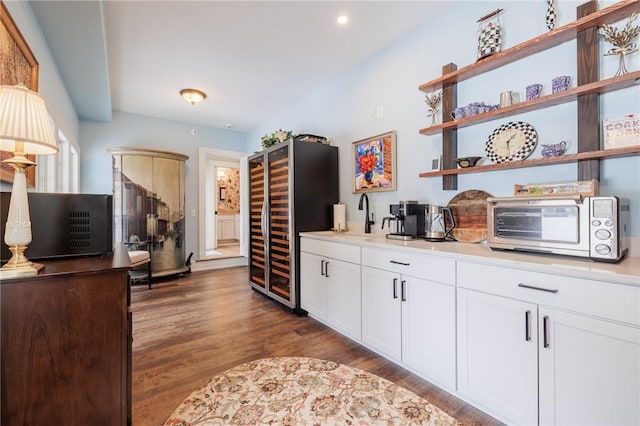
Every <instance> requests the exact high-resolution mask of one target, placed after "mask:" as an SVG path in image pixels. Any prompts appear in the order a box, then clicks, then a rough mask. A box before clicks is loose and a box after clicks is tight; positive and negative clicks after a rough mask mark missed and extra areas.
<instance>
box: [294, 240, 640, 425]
mask: <svg viewBox="0 0 640 426" xmlns="http://www.w3.org/2000/svg"><path fill="white" fill-rule="evenodd" d="M300 249H301V254H300V268H301V281H300V297H301V307H302V308H303V309H305V310H307V312H308V313H309V315H310V316H312V317H314V318H316V319H318V320H320V321H322V322H324V323H326V324H327V325H329V326H330V327H332V328H334V329H335V330H337V331H339V332H341V333H343V334H345V335H347V336H349V337H351V338H353V339H354V340H357V341H361V342H362V343H364V344H365V345H366V346H367V347H369V348H371V349H373V350H374V351H376V352H377V353H379V354H380V355H382V356H385V357H387V358H389V359H390V360H393V361H395V362H397V363H398V364H400V365H403V366H405V367H407V368H408V369H410V370H411V371H414V372H415V373H417V374H418V375H420V376H421V377H423V378H424V379H426V380H429V381H430V382H432V383H434V384H436V385H438V386H440V387H441V388H443V389H445V390H447V391H449V392H451V393H452V394H454V395H456V396H458V397H460V398H462V399H464V400H465V401H467V402H469V403H471V404H473V405H475V406H476V407H477V408H479V409H481V410H483V411H485V412H487V413H488V414H490V415H492V416H494V417H496V418H497V419H499V420H501V421H503V422H505V423H506V424H509V425H537V424H540V425H562V426H564V425H616V426H618V425H636V426H637V425H640V287H639V286H634V285H622V284H613V283H608V282H602V281H595V280H589V279H582V278H575V277H568V276H564V275H554V274H551V273H541V272H533V271H526V270H521V269H516V268H507V267H502V266H494V265H488V264H486V263H482V261H481V260H478V262H472V261H466V260H464V261H462V260H458V261H456V260H454V259H451V258H447V257H446V256H437V255H430V254H427V255H423V254H421V253H416V252H410V251H401V250H397V249H386V248H381V247H372V246H368V245H364V246H362V247H360V246H359V245H355V244H342V243H334V242H328V241H322V240H317V239H312V238H304V237H303V238H301V243H300Z"/></svg>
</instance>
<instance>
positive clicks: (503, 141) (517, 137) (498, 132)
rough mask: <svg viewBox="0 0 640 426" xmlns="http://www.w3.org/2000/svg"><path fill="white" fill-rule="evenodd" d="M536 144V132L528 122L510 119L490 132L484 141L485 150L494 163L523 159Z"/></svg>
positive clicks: (531, 151)
mask: <svg viewBox="0 0 640 426" xmlns="http://www.w3.org/2000/svg"><path fill="white" fill-rule="evenodd" d="M537 144H538V133H537V132H536V129H534V128H533V126H532V125H531V124H529V123H525V122H523V121H512V122H510V123H507V124H503V125H502V126H500V127H498V128H497V129H495V130H494V131H493V133H491V136H489V139H488V140H487V142H486V143H485V148H484V149H485V152H486V153H487V156H488V157H489V159H490V160H491V161H493V162H494V163H506V162H509V161H518V160H524V159H525V158H527V157H528V156H530V155H531V153H533V150H534V149H535V148H536V145H537Z"/></svg>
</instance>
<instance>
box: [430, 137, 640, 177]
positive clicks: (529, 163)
mask: <svg viewBox="0 0 640 426" xmlns="http://www.w3.org/2000/svg"><path fill="white" fill-rule="evenodd" d="M638 154H640V145H638V146H630V147H625V148H613V149H603V150H599V151H589V152H579V153H577V154H566V155H561V156H559V157H551V158H537V159H535V160H522V161H512V162H510V163H499V164H488V165H486V166H476V167H467V168H464V169H447V170H439V171H435V172H425V173H420V174H419V176H420V177H435V176H447V175H461V174H466V173H481V172H491V171H494V170H506V169H521V168H525V167H538V166H547V165H550V164H561V163H574V162H576V161H580V160H599V159H602V158H611V157H630V156H634V155H638Z"/></svg>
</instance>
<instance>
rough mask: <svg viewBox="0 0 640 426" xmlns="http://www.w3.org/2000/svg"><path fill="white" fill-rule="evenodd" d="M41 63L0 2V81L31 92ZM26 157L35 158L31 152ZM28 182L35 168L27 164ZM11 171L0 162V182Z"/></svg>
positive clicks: (7, 179) (9, 179)
mask: <svg viewBox="0 0 640 426" xmlns="http://www.w3.org/2000/svg"><path fill="white" fill-rule="evenodd" d="M39 70H40V65H39V64H38V61H36V58H35V56H34V55H33V52H32V51H31V49H30V48H29V45H28V44H27V42H26V41H25V39H24V37H23V36H22V34H21V33H20V30H18V27H17V26H16V23H15V22H14V21H13V18H11V15H10V14H9V10H8V9H7V6H6V5H5V3H4V2H3V1H0V84H3V85H4V84H7V85H16V84H20V83H22V84H24V85H25V86H26V87H28V88H29V89H31V90H33V91H34V92H37V91H38V73H39ZM11 157H13V153H12V152H7V151H0V160H6V159H8V158H11ZM27 158H28V159H30V160H32V161H35V160H36V158H35V156H34V155H27ZM25 175H26V178H27V185H28V186H29V187H32V188H33V187H35V185H36V170H35V167H29V168H28V169H27V170H26V171H25ZM13 176H14V170H13V167H11V166H9V165H8V164H4V163H0V181H4V182H13Z"/></svg>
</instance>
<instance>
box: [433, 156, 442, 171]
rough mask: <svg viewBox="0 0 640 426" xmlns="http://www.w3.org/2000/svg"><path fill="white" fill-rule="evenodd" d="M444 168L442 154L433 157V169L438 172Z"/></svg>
mask: <svg viewBox="0 0 640 426" xmlns="http://www.w3.org/2000/svg"><path fill="white" fill-rule="evenodd" d="M440 170H442V155H440V156H438V157H433V158H432V159H431V171H434V172H437V171H440Z"/></svg>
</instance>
